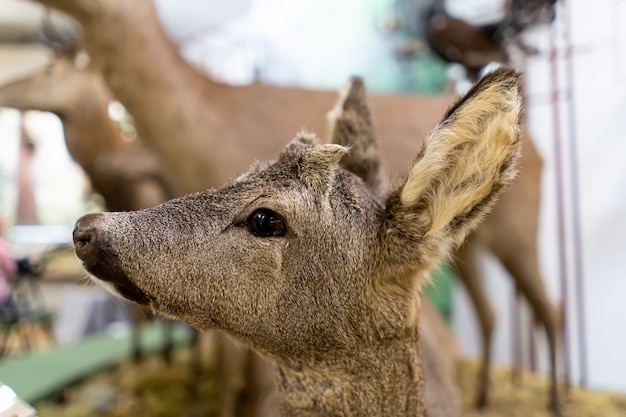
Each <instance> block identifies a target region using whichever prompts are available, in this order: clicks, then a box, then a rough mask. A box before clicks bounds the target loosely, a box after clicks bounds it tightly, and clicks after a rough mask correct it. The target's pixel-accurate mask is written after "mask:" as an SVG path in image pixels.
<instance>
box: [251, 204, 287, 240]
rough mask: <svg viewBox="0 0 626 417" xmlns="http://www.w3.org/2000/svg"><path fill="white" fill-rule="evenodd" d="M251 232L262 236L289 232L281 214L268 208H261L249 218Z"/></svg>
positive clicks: (280, 234)
mask: <svg viewBox="0 0 626 417" xmlns="http://www.w3.org/2000/svg"><path fill="white" fill-rule="evenodd" d="M247 225H248V229H249V230H250V233H252V234H253V235H256V236H260V237H270V236H282V235H284V234H285V233H286V232H287V225H286V224H285V220H284V219H283V218H282V217H281V216H280V214H278V213H275V212H273V211H272V210H268V209H259V210H256V211H255V212H254V213H252V214H251V215H250V217H249V218H248V222H247Z"/></svg>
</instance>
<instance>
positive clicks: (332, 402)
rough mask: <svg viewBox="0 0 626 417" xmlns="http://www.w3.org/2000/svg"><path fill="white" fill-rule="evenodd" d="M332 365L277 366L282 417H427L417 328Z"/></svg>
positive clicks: (326, 362) (362, 349) (343, 358)
mask: <svg viewBox="0 0 626 417" xmlns="http://www.w3.org/2000/svg"><path fill="white" fill-rule="evenodd" d="M332 362H333V363H328V361H327V360H324V363H320V364H318V366H311V367H308V366H307V367H306V368H303V370H294V369H293V368H292V367H288V366H285V365H282V364H279V365H278V366H277V372H276V375H277V383H278V390H279V393H280V396H281V415H282V416H390V417H391V416H413V417H421V416H425V415H426V411H425V406H424V398H423V393H424V380H423V376H422V367H421V351H420V343H419V332H418V329H417V328H415V329H414V331H412V332H411V334H410V335H409V336H408V337H405V338H402V339H386V340H383V341H378V342H377V343H376V345H375V346H369V347H365V348H363V347H361V348H360V349H359V350H357V351H355V352H353V354H350V355H345V356H344V355H342V357H341V358H339V359H336V360H333V361H332Z"/></svg>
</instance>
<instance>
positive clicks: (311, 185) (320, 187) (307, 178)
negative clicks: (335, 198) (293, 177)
mask: <svg viewBox="0 0 626 417" xmlns="http://www.w3.org/2000/svg"><path fill="white" fill-rule="evenodd" d="M347 152H348V149H347V148H346V147H344V146H341V145H336V144H326V145H318V146H314V147H312V148H309V149H306V150H305V151H304V152H303V153H302V154H301V155H300V157H299V159H298V162H297V170H298V179H299V180H300V181H301V182H302V183H303V184H304V185H305V186H306V187H307V188H308V189H309V190H310V191H311V192H312V193H315V194H321V195H323V196H327V195H328V192H329V190H330V187H331V185H332V183H333V180H334V178H335V173H336V171H337V167H338V165H339V161H340V160H341V158H342V157H343V156H344V155H345V154H346V153H347Z"/></svg>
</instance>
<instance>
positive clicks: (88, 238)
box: [72, 214, 98, 261]
mask: <svg viewBox="0 0 626 417" xmlns="http://www.w3.org/2000/svg"><path fill="white" fill-rule="evenodd" d="M96 216H97V215H93V214H88V215H86V216H83V217H81V218H80V219H78V221H77V222H76V225H75V226H74V231H73V232H72V239H73V240H74V249H75V251H76V255H78V257H79V258H80V259H82V260H83V261H87V260H88V258H89V257H93V255H95V253H94V252H97V246H98V245H97V244H96V243H97V237H98V231H97V230H96V228H95V227H94V219H95V218H96Z"/></svg>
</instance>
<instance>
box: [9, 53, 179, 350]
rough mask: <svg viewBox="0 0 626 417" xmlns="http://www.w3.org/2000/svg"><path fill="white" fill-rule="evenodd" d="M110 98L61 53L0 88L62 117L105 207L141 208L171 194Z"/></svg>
mask: <svg viewBox="0 0 626 417" xmlns="http://www.w3.org/2000/svg"><path fill="white" fill-rule="evenodd" d="M110 100H111V95H110V93H109V91H108V89H107V88H106V85H105V84H104V82H103V80H102V79H101V77H100V76H99V74H97V73H94V72H91V71H87V70H79V69H76V68H75V67H74V65H73V63H72V62H71V61H69V60H68V59H66V58H61V57H60V58H57V59H55V60H54V61H53V62H52V63H51V64H50V65H49V66H47V67H46V68H45V69H43V70H42V71H40V72H39V73H37V74H35V75H33V76H31V77H28V78H26V79H22V80H19V81H16V82H13V83H11V84H8V85H5V86H2V87H0V107H3V106H5V107H13V108H16V109H19V110H41V111H48V112H52V113H54V114H56V115H57V116H58V117H59V118H60V119H61V122H62V124H63V132H64V135H65V144H66V146H67V150H68V152H69V154H70V156H71V157H72V158H73V159H74V160H75V161H76V162H77V163H78V164H79V165H80V166H81V168H82V169H83V171H84V172H85V174H86V175H87V177H88V178H89V180H90V182H91V185H92V186H93V188H94V189H95V191H96V192H98V193H100V194H101V195H102V197H103V198H104V200H105V203H106V207H107V209H109V210H112V211H128V210H139V209H142V208H146V207H152V206H155V205H157V204H160V203H162V202H164V201H166V200H169V199H170V198H173V197H174V193H173V192H172V189H171V186H170V180H169V179H168V177H167V175H166V173H165V172H164V170H163V168H162V167H161V164H160V161H159V159H158V157H157V156H156V155H155V154H154V152H152V151H151V150H150V149H148V148H146V147H144V146H142V145H139V144H137V143H134V144H131V143H129V142H128V141H127V140H124V139H123V137H122V134H121V132H120V129H119V128H118V127H117V126H116V125H115V123H114V122H113V121H112V120H111V119H110V118H109V115H108V104H109V102H110ZM132 314H133V321H134V323H135V326H134V329H133V343H132V354H133V357H134V358H135V359H136V360H138V359H139V358H140V357H141V345H140V332H139V327H138V325H139V324H140V323H141V322H143V321H145V314H146V313H145V312H144V311H143V310H141V309H138V308H136V307H135V308H133V313H132ZM167 327H168V328H169V327H170V326H167ZM170 332H171V330H168V333H170ZM171 343H172V340H171V335H168V337H166V345H165V347H164V351H163V354H164V356H165V357H166V358H169V356H170V355H171V350H172V344H171Z"/></svg>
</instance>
